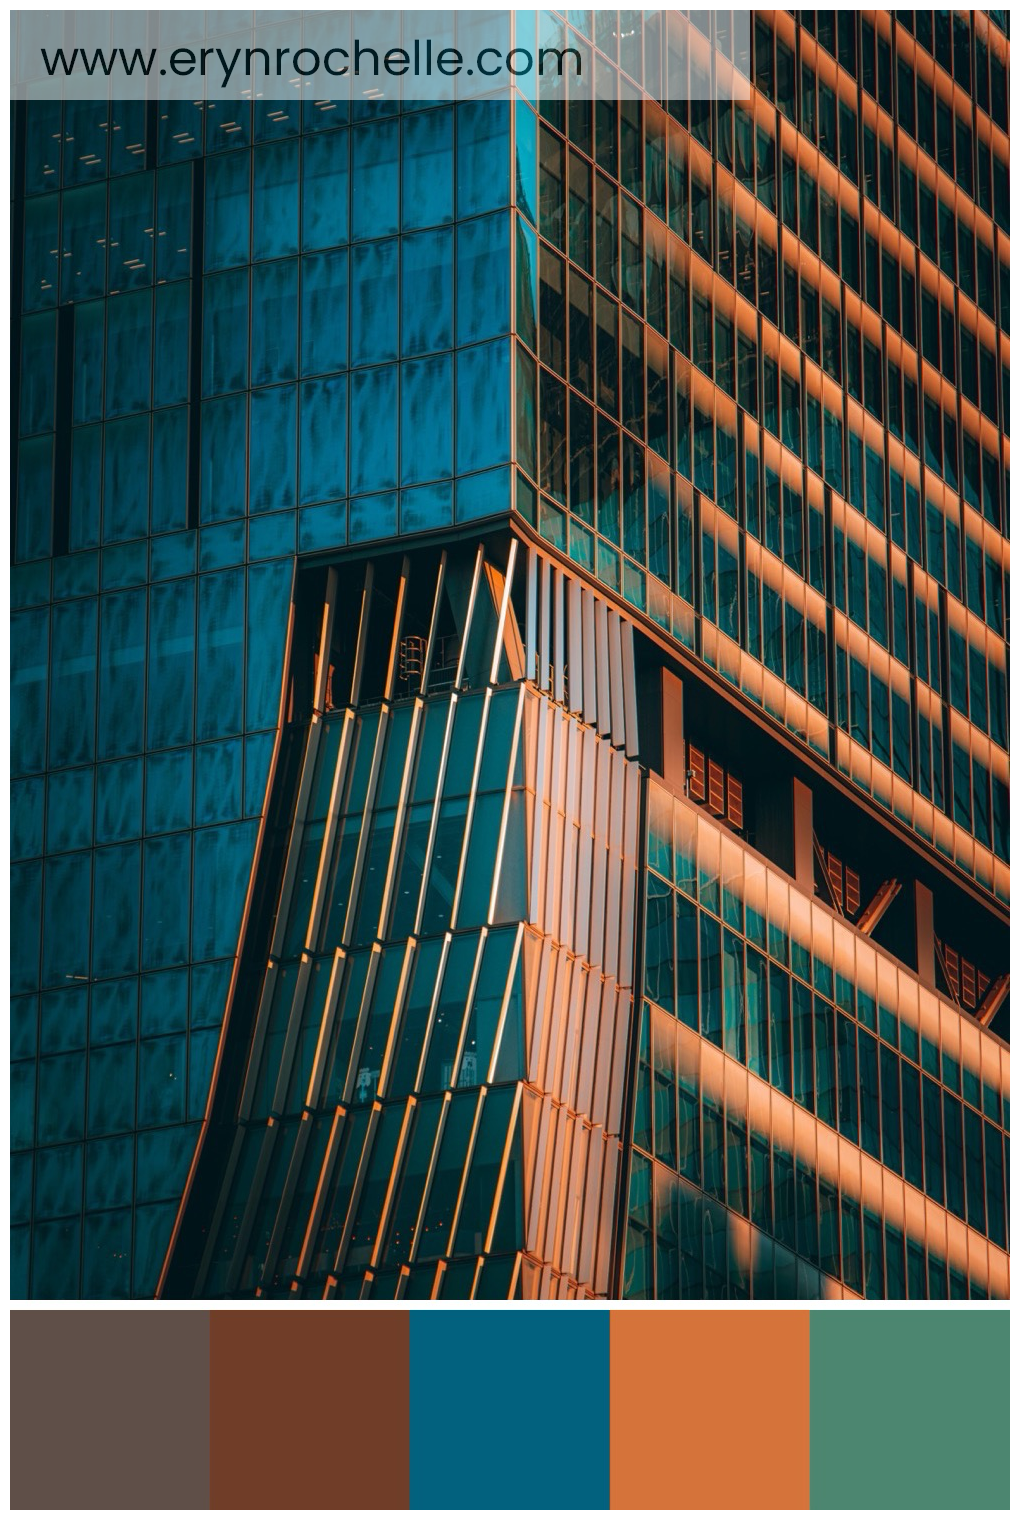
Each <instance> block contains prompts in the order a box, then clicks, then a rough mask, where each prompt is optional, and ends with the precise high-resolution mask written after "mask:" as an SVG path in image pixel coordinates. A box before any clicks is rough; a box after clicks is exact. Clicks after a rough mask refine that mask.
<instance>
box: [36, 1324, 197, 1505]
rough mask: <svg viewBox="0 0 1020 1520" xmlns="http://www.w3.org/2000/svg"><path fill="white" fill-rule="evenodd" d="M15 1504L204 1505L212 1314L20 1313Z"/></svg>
mask: <svg viewBox="0 0 1020 1520" xmlns="http://www.w3.org/2000/svg"><path fill="white" fill-rule="evenodd" d="M10 1325H11V1507H12V1509H103V1510H111V1509H205V1508H206V1507H207V1506H208V1503H209V1379H208V1375H207V1368H208V1365H209V1315H208V1313H206V1312H205V1311H204V1310H196V1309H189V1310H183V1309H176V1310H167V1311H165V1312H159V1311H157V1312H153V1311H152V1310H148V1311H144V1312H140V1311H132V1310H126V1309H124V1310H112V1309H74V1310H66V1311H60V1310H55V1309H44V1310H38V1311H29V1310H15V1311H14V1312H13V1313H12V1314H11V1317H10Z"/></svg>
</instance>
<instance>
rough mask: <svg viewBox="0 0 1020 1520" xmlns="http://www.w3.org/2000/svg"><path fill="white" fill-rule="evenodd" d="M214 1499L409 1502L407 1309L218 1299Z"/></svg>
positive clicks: (288, 1503) (350, 1505) (302, 1504)
mask: <svg viewBox="0 0 1020 1520" xmlns="http://www.w3.org/2000/svg"><path fill="white" fill-rule="evenodd" d="M211 1319H212V1326H211V1334H210V1390H211V1392H210V1447H211V1451H212V1464H211V1487H210V1494H211V1499H210V1502H211V1504H212V1507H213V1508H214V1509H336V1508H338V1507H341V1506H342V1507H343V1508H344V1509H406V1508H407V1504H408V1316H407V1313H406V1312H405V1311H400V1310H395V1311H377V1312H374V1311H368V1312H366V1311H364V1310H358V1309H354V1310H345V1309H343V1308H340V1307H339V1306H330V1307H329V1308H324V1309H269V1308H266V1309H250V1308H249V1309H244V1310H234V1311H231V1310H227V1309H223V1310H214V1311H213V1313H212V1315H211Z"/></svg>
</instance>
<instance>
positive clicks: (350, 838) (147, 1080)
mask: <svg viewBox="0 0 1020 1520" xmlns="http://www.w3.org/2000/svg"><path fill="white" fill-rule="evenodd" d="M725 14H726V13H720V16H722V17H723V18H725ZM309 24H311V23H309ZM706 25H707V23H706ZM726 25H727V24H726V21H725V19H722V20H716V21H714V22H713V23H712V27H713V28H714V29H713V30H712V35H711V37H710V36H709V35H707V34H705V33H703V32H702V31H701V30H699V27H698V23H696V22H693V23H692V24H690V25H688V24H687V23H686V22H685V21H683V19H682V18H680V17H679V15H678V14H677V13H647V14H643V13H640V12H628V13H617V12H594V13H592V12H574V11H571V12H567V13H560V14H557V13H543V14H542V15H541V16H536V15H530V16H529V15H526V14H521V15H518V16H516V17H515V18H514V20H513V28H514V30H513V39H514V40H515V41H519V42H521V43H522V44H535V43H542V44H545V45H555V46H565V45H569V46H571V47H574V48H576V49H577V50H578V52H579V53H580V54H581V55H582V57H583V59H584V63H585V73H586V77H595V78H596V79H597V81H598V88H597V90H596V91H595V93H596V95H597V97H598V98H596V99H595V100H591V99H588V100H585V99H582V98H575V96H574V95H572V94H571V91H570V87H569V82H568V84H567V86H566V87H565V88H564V87H562V86H560V85H557V86H556V87H547V86H546V85H545V84H543V85H542V86H541V89H540V93H539V95H538V97H537V98H535V99H527V98H525V96H524V95H523V94H522V93H519V92H515V97H514V98H513V99H512V100H510V101H507V100H505V99H504V100H492V101H479V102H474V101H462V102H454V101H453V100H449V101H433V102H428V103H416V102H413V101H401V100H387V99H386V98H380V99H375V100H370V101H360V102H358V103H357V104H353V105H348V104H346V103H344V102H336V101H328V100H318V101H311V100H306V101H304V102H303V104H301V105H300V106H296V105H294V104H293V103H285V102H274V101H270V102H266V101H261V102H257V103H256V104H255V105H251V104H250V103H248V102H226V101H224V102H218V103H216V104H202V103H198V104H196V103H193V102H180V103H164V102H158V103H157V102H150V103H145V102H129V103H124V104H122V105H113V106H111V105H109V104H104V105H95V104H90V103H87V102H67V103H65V104H63V105H62V106H61V105H59V104H52V103H45V102H34V101H30V102H27V103H25V102H22V103H19V104H18V105H16V106H15V108H14V121H13V124H14V131H13V149H14V151H13V178H14V198H13V230H14V241H13V246H14V256H13V315H14V324H13V344H14V349H13V352H14V363H15V375H16V377H17V378H16V383H15V384H14V386H13V390H12V403H13V438H14V445H15V448H14V463H13V478H14V481H15V487H16V489H15V511H14V523H13V532H12V554H13V561H14V563H13V568H12V579H11V594H12V776H13V782H12V855H13V867H12V871H13V876H12V888H13V890H12V904H13V908H12V988H11V991H12V1014H11V1047H12V1048H11V1055H12V1149H13V1159H12V1230H13V1233H12V1293H13V1294H14V1296H32V1297H53V1298H70V1297H79V1296H84V1297H109V1296H112V1297H126V1296H132V1295H133V1296H141V1297H147V1296H151V1295H152V1294H153V1293H154V1292H156V1291H157V1287H159V1290H160V1291H161V1292H163V1293H165V1294H166V1295H167V1296H185V1295H188V1294H191V1293H196V1292H199V1291H200V1290H201V1291H202V1293H203V1295H205V1294H209V1295H222V1296H229V1295H233V1294H254V1293H259V1294H266V1295H269V1296H293V1295H294V1294H298V1295H300V1294H307V1295H312V1296H321V1295H322V1294H324V1293H326V1294H329V1295H336V1296H340V1297H348V1296H350V1297H355V1296H369V1295H371V1296H382V1295H385V1296H390V1297H392V1296H404V1295H407V1296H415V1295H419V1294H420V1295H423V1296H428V1295H440V1296H452V1297H467V1296H474V1297H494V1296H497V1297H504V1296H507V1295H508V1294H513V1295H518V1296H524V1297H534V1296H550V1295H559V1296H564V1297H567V1296H584V1295H598V1296H601V1295H606V1294H608V1295H616V1294H621V1295H635V1296H651V1295H653V1294H657V1295H658V1296H661V1297H669V1296H677V1295H681V1296H694V1297H697V1296H717V1295H726V1294H732V1295H734V1296H744V1295H746V1294H748V1293H751V1294H753V1295H754V1296H755V1297H771V1296H777V1297H789V1296H798V1295H799V1296H822V1295H825V1294H840V1293H844V1292H845V1293H847V1294H851V1295H864V1296H889V1297H897V1296H910V1297H915V1296H922V1297H923V1296H931V1297H939V1296H967V1295H969V1296H972V1297H980V1296H1001V1295H1002V1294H1003V1293H1005V1292H1007V1291H1008V1256H1007V1254H1006V1253H1007V1251H1008V1237H1007V1230H1008V1176H1009V1159H1008V1147H1009V1074H1008V1060H1009V1053H1008V1036H1009V1002H1008V961H1007V932H1008V931H1007V926H1008V905H1009V818H1008V803H1009V785H1008V781H1009V769H1008V678H1009V676H1008V605H1009V546H1008V534H1009V436H1008V428H1009V195H1008V188H1009V187H1008V175H1009V148H1008V130H1009V121H1008V71H1009V41H1008V16H1007V15H1005V14H1004V13H999V12H993V13H966V14H963V13H960V14H950V13H940V12H936V13H930V12H917V13H914V12H894V13H888V12H885V13H865V14H863V15H861V14H858V13H851V12H842V11H841V12H804V13H796V14H789V13H759V14H755V15H754V17H753V23H752V26H751V31H750V42H749V55H748V56H747V57H745V58H743V59H740V60H738V62H739V63H740V64H741V65H742V67H744V68H745V70H746V72H747V75H748V78H749V80H750V85H749V87H748V90H747V91H746V94H745V98H739V99H733V100H722V101H713V100H708V99H706V100H699V99H697V98H693V99H692V98H689V97H690V96H697V95H698V94H699V93H710V91H707V90H703V89H702V88H701V86H702V84H703V83H704V82H706V81H708V80H709V79H710V77H711V71H712V67H713V51H712V50H713V46H715V47H716V48H721V49H723V50H724V51H725V50H726V48H727V47H729V46H731V44H730V43H729V42H728V41H727V35H728V34H727V30H726ZM667 77H668V78H669V80H670V81H671V85H670V87H669V88H668V89H667V87H666V85H665V84H664V83H663V81H664V80H665V79H666V78H667ZM678 80H679V81H680V84H679V85H678V83H677V81H678ZM685 81H686V83H684V82H685ZM588 93H591V92H590V91H589V92H588ZM621 97H622V98H621ZM791 784H792V785H794V786H795V787H799V788H800V791H799V792H798V793H797V795H798V796H801V797H802V796H803V794H805V793H806V794H807V799H808V800H807V803H806V808H807V811H806V814H803V815H802V813H798V812H797V808H796V807H792V806H791V803H790V792H789V788H790V785H791ZM733 799H736V800H735V801H734V800H733ZM804 805H805V804H803V801H802V802H801V803H798V804H797V807H801V808H802V809H803V806H804ZM812 806H813V813H812ZM805 818H806V822H805ZM855 852H856V853H855ZM225 1015H227V1017H226V1018H225Z"/></svg>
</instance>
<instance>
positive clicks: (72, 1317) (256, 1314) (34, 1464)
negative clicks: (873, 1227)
mask: <svg viewBox="0 0 1020 1520" xmlns="http://www.w3.org/2000/svg"><path fill="white" fill-rule="evenodd" d="M1008 1504H1009V1311H1008V1309H927V1310H922V1311H910V1310H895V1309H892V1310H887V1309H881V1310H880V1309H871V1308H866V1309H860V1310H857V1309H854V1310H849V1311H848V1310H843V1311H825V1310H819V1311H809V1310H805V1309H797V1310H766V1309H761V1310H759V1309H754V1310H735V1309H726V1310H720V1309H699V1308H691V1309H676V1310H666V1311H663V1310H639V1309H633V1310H631V1309H627V1310H624V1309H611V1310H610V1309H606V1310H602V1309H598V1310H580V1309H573V1310H567V1309H558V1308H557V1309H548V1310H546V1309H542V1310H521V1311H518V1310H513V1309H511V1310H471V1311H454V1310H435V1311H431V1310H423V1309H415V1310H410V1311H408V1310H392V1311H390V1310H387V1311H363V1310H357V1309H339V1308H337V1307H335V1306H331V1307H329V1308H328V1309H326V1308H324V1309H322V1310H318V1309H314V1310H312V1309H300V1310H299V1309H285V1310H279V1311H275V1310H263V1311H259V1310H258V1309H252V1308H250V1307H247V1306H246V1307H244V1308H240V1307H238V1308H237V1309H223V1310H214V1311H212V1312H208V1311H205V1310H183V1309H181V1310H167V1311H162V1310H161V1311H155V1312H123V1311H113V1310H92V1309H89V1310H84V1309H83V1310H78V1309H76V1310H73V1311H72V1310H66V1311H54V1310H39V1311H27V1310H16V1311H14V1312H12V1314H11V1505H12V1507H13V1508H32V1509H37V1508H54V1509H58V1508H59V1509H87V1508H101V1509H115V1508H135V1509H156V1508H160V1509H162V1508H175V1509H209V1508H211V1509H341V1508H343V1509H379V1508H388V1509H432V1508H441V1509H476V1508H477V1509H487V1508H501V1509H503V1508H511V1509H567V1508H570V1509H588V1510H596V1509H624V1508H626V1509H807V1508H814V1509H819V1508H825V1509H827V1508H840V1509H844V1508H852V1509H859V1508H883V1509H898V1508H929V1507H931V1508H961V1509H962V1508H967V1509H984V1508H1001V1507H1006V1506H1008Z"/></svg>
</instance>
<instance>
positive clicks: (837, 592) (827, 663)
mask: <svg viewBox="0 0 1020 1520" xmlns="http://www.w3.org/2000/svg"><path fill="white" fill-rule="evenodd" d="M1001 19H1002V18H1000V20H1001ZM650 20H651V18H646V24H645V26H644V27H642V25H641V18H640V17H638V18H637V21H636V24H635V27H634V29H633V30H631V29H630V28H629V27H626V26H624V25H623V23H622V22H621V23H620V24H619V25H618V24H617V20H616V16H615V15H614V14H613V13H609V12H606V13H602V12H596V13H595V14H594V16H591V15H588V14H587V13H585V15H584V17H580V16H578V15H577V14H576V13H574V12H571V13H570V14H569V21H570V38H571V42H572V43H576V44H577V45H580V46H582V47H584V46H585V42H584V39H585V38H587V39H589V42H590V44H594V47H595V49H596V51H597V53H598V55H599V66H600V67H601V68H603V70H604V71H605V74H606V77H607V78H608V77H611V76H612V74H613V72H614V71H616V70H618V71H619V73H620V74H621V75H622V76H624V78H625V79H626V80H629V81H631V82H632V84H631V86H630V87H629V88H630V93H632V94H634V95H636V94H637V88H636V87H638V86H642V85H644V83H645V80H646V73H645V72H643V70H647V71H648V76H651V75H652V74H653V73H654V72H655V66H656V64H657V63H658V60H659V57H660V55H661V54H662V52H663V51H665V52H666V53H667V55H668V57H669V66H670V73H671V77H672V78H673V79H674V81H675V80H676V79H677V78H679V79H680V80H683V79H686V78H689V79H690V89H691V93H692V94H694V93H696V86H697V81H698V79H699V78H700V77H701V75H702V74H704V75H705V77H707V70H708V68H709V65H710V63H711V59H712V47H711V45H710V42H709V38H708V36H707V35H702V34H701V33H700V32H698V30H697V29H696V27H695V26H693V25H692V26H691V28H690V29H689V31H688V29H687V27H686V23H684V22H683V21H682V20H681V18H680V17H679V16H678V15H677V16H673V17H671V18H668V24H667V26H666V28H665V35H663V33H662V31H660V30H659V28H658V27H657V26H654V27H653V26H651V25H649V24H648V23H649V22H650ZM706 25H707V23H706ZM642 41H643V42H644V50H642ZM752 43H753V47H752V54H753V56H752V58H751V59H750V60H749V61H747V60H745V63H746V65H747V67H748V72H749V76H750V78H751V81H752V84H751V88H750V91H749V98H747V99H746V100H733V101H722V102H712V101H702V100H697V99H692V100H684V99H680V100H675V99H674V100H666V101H662V100H656V99H655V98H653V94H654V92H653V91H651V90H649V91H648V92H647V93H645V92H643V91H642V94H641V98H633V99H624V100H622V101H620V102H619V103H618V104H617V103H616V102H611V101H596V102H594V103H592V102H587V101H579V100H574V101H567V102H561V101H559V100H552V101H542V102H540V105H539V109H538V111H537V112H536V111H535V110H534V109H532V107H531V106H530V105H529V104H527V103H526V102H524V101H519V102H517V105H516V115H515V124H514V145H515V184H516V192H517V193H516V214H517V227H516V240H515V248H516V255H517V277H516V303H517V304H516V318H517V320H516V333H517V345H518V351H517V362H516V368H515V378H516V384H517V396H518V399H517V407H516V415H517V419H518V431H517V453H516V459H517V464H518V467H519V469H521V470H523V471H524V472H525V473H526V477H527V478H526V480H522V481H521V483H520V484H519V487H518V493H517V506H518V510H521V511H522V512H523V513H524V515H525V516H526V517H527V518H528V520H529V522H531V523H532V524H533V525H534V526H536V527H537V529H538V531H539V532H540V533H541V534H542V535H543V537H545V538H547V539H548V540H549V541H550V542H551V543H553V544H555V545H556V546H557V547H558V548H559V549H561V550H563V551H564V552H566V553H568V554H569V555H570V557H571V558H572V559H573V560H574V561H575V563H576V564H577V565H578V566H579V567H583V568H584V569H585V570H587V571H589V572H590V573H592V574H594V575H595V576H597V577H598V579H599V580H600V581H602V583H603V584H604V585H606V586H607V587H609V588H611V589H613V590H614V591H616V592H617V593H619V594H620V595H622V597H623V598H624V599H625V600H626V601H628V602H630V603H631V604H633V605H634V606H635V607H636V608H638V609H640V610H641V611H642V612H644V613H646V614H647V615H648V616H649V617H651V618H652V619H654V620H655V621H656V622H657V623H658V624H659V625H660V626H661V627H662V628H663V629H664V630H666V631H669V632H671V633H672V635H673V637H674V638H676V639H678V640H679V641H681V642H682V643H684V644H685V645H686V646H688V647H689V648H690V649H691V650H692V651H693V652H694V653H695V654H696V655H697V657H698V658H699V659H701V660H702V661H703V662H704V663H705V664H706V665H708V666H710V667H711V668H712V669H714V670H715V671H717V672H718V674H719V675H720V676H721V677H722V678H723V679H724V680H725V681H727V682H730V683H731V684H732V685H733V686H734V687H736V688H737V689H738V690H739V691H740V692H741V693H742V694H743V695H744V696H745V697H747V698H748V699H749V700H750V701H752V702H753V703H755V704H756V705H758V706H759V707H761V708H762V709H763V710H764V711H765V712H766V713H767V714H769V715H770V716H771V717H773V718H774V719H776V720H778V721H779V722H780V723H782V724H783V725H784V726H785V727H786V728H787V729H788V730H789V731H790V732H791V733H792V734H793V735H794V736H795V737H796V738H797V740H798V741H800V742H801V743H802V744H804V745H806V746H808V747H810V748H812V749H813V750H815V751H816V752H817V753H819V754H820V755H821V756H823V757H824V758H825V759H826V760H828V761H829V763H830V764H832V765H834V766H835V767H836V768H837V769H838V770H839V771H840V772H841V773H842V774H843V775H844V776H846V777H848V778H849V779H850V780H851V782H852V784H853V785H855V786H857V787H859V788H861V789H862V790H863V791H865V792H866V793H868V794H869V795H870V796H871V797H873V798H874V800H875V801H876V802H877V803H878V804H879V805H880V806H881V807H883V808H885V809H887V810H888V811H890V812H891V813H892V814H893V815H894V816H895V817H896V818H897V819H898V820H900V821H901V822H903V823H905V824H906V825H907V826H908V827H909V828H910V829H911V830H912V831H913V832H915V833H916V834H917V835H918V836H919V837H920V838H921V839H923V840H924V841H926V842H927V843H929V844H933V845H934V846H935V848H936V849H937V850H938V851H939V852H940V853H941V854H943V855H945V856H946V857H947V858H948V859H950V860H952V861H953V862H954V863H955V864H956V865H957V866H959V867H960V869H961V870H963V871H965V872H966V873H967V874H968V875H969V876H971V877H973V878H974V879H975V880H976V881H977V882H978V883H979V884H980V885H981V886H982V887H983V888H984V889H986V890H987V891H990V892H992V893H993V894H994V895H995V896H997V897H998V898H999V899H1000V900H1001V901H1003V902H1004V903H1008V900H1009V871H1008V862H1009V842H1008V832H1009V829H1008V739H1007V721H1008V720H1007V700H1006V672H1007V656H1006V631H1007V630H1006V621H1005V619H1006V607H1007V605H1008V583H1009V551H1008V529H1009V519H1008V481H1009V436H1008V433H1009V419H1008V411H1009V194H1008V184H1009V176H1008V169H1009V145H1008V107H1007V78H1008V60H1009V44H1008V41H1007V36H1006V34H1004V33H1003V32H1002V31H1001V29H1000V27H999V25H998V23H997V22H996V21H994V20H990V19H989V18H988V16H987V15H983V14H982V15H976V16H974V17H973V18H971V17H968V18H966V20H965V19H964V18H963V17H962V16H957V17H954V18H951V17H949V16H948V15H945V14H943V13H936V14H935V18H934V24H933V19H932V13H931V12H917V13H913V12H897V13H896V14H895V16H893V15H890V14H888V13H885V14H882V15H873V14H868V15H865V16H860V15H856V16H855V15H851V13H850V12H845V13H834V12H818V13H814V12H811V13H807V12H805V13H803V15H800V14H799V13H798V16H797V17H796V18H795V17H794V16H793V15H789V14H784V13H775V14H772V13H768V14H762V15H756V16H755V18H754V26H753V35H752ZM718 45H721V44H719V43H718V42H717V46H718ZM688 70H689V71H690V72H689V74H688V73H687V71H688ZM674 88H676V89H677V93H683V92H682V91H681V90H680V89H679V88H678V86H677V85H676V84H674Z"/></svg>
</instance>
